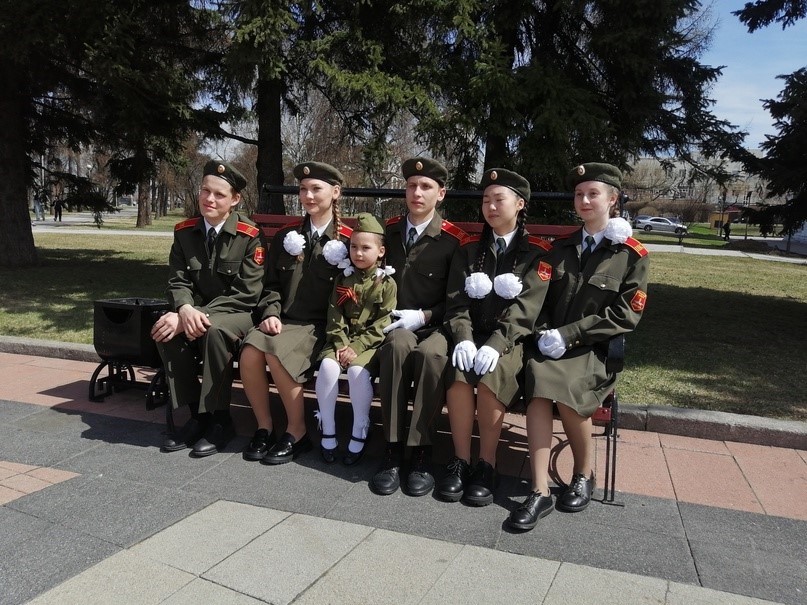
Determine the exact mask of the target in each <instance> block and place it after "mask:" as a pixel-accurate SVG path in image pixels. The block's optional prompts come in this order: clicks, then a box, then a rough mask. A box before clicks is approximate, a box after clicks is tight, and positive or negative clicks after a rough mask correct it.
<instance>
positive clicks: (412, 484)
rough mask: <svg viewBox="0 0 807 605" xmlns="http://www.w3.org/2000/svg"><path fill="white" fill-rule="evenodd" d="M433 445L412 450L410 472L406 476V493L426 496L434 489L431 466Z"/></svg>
mask: <svg viewBox="0 0 807 605" xmlns="http://www.w3.org/2000/svg"><path fill="white" fill-rule="evenodd" d="M431 461H432V455H431V447H429V446H420V447H416V448H415V449H414V450H413V451H412V460H411V463H410V467H409V474H408V475H407V476H406V493H407V494H409V495H410V496H425V495H426V494H428V493H429V492H430V491H432V490H433V489H434V477H432V474H431V473H430V472H429V469H430V468H431Z"/></svg>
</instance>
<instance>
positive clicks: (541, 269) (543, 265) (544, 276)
mask: <svg viewBox="0 0 807 605" xmlns="http://www.w3.org/2000/svg"><path fill="white" fill-rule="evenodd" d="M537 273H538V277H539V278H540V279H541V281H549V280H550V279H552V265H550V264H549V263H548V262H546V261H541V262H539V263H538V270H537Z"/></svg>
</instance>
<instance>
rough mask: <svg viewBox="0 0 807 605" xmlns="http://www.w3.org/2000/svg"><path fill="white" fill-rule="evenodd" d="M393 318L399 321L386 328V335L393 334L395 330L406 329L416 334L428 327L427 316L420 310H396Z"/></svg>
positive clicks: (384, 330)
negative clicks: (420, 329)
mask: <svg viewBox="0 0 807 605" xmlns="http://www.w3.org/2000/svg"><path fill="white" fill-rule="evenodd" d="M392 317H393V318H394V319H396V320H397V321H393V322H392V323H391V324H390V325H388V326H387V327H386V328H384V329H383V330H382V332H384V334H386V333H387V332H391V331H392V330H394V329H395V328H405V329H407V330H412V331H413V332H414V331H415V330H417V329H419V328H422V327H423V326H425V325H426V316H425V315H424V314H423V311H421V310H420V309H400V310H398V309H396V310H394V311H393V312H392Z"/></svg>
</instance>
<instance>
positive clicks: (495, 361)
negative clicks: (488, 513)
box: [437, 168, 551, 506]
mask: <svg viewBox="0 0 807 605" xmlns="http://www.w3.org/2000/svg"><path fill="white" fill-rule="evenodd" d="M482 187H483V188H484V193H483V198H482V214H483V215H484V218H485V226H484V229H483V231H482V234H481V236H476V237H471V238H467V239H466V240H465V242H463V244H462V245H461V247H460V248H459V250H458V251H457V252H456V254H455V255H454V260H453V262H452V267H451V273H450V278H449V286H448V303H447V309H446V320H445V328H446V330H447V332H448V334H449V336H450V337H451V339H452V340H453V342H454V348H453V352H452V363H453V365H454V371H453V377H452V376H449V378H448V379H447V380H446V383H447V384H449V385H450V386H449V388H448V391H447V393H446V400H447V403H448V417H449V421H450V423H451V438H452V441H453V444H454V458H453V459H452V460H451V462H450V463H449V465H448V472H447V473H446V475H445V477H444V478H443V479H442V480H441V481H440V483H439V485H438V489H437V494H438V496H440V497H441V498H443V499H444V500H448V501H452V502H455V501H457V500H459V499H461V498H462V499H463V500H464V501H465V502H467V503H468V504H472V505H476V506H484V505H487V504H490V503H491V502H493V495H494V494H493V492H494V488H495V484H496V470H495V467H496V448H497V445H498V442H499V435H500V434H501V428H502V421H503V419H504V414H505V411H506V410H507V408H508V407H510V406H511V405H513V403H515V402H516V401H517V400H518V399H519V397H520V392H519V386H518V382H517V380H516V376H517V375H518V374H519V373H520V371H521V367H522V341H523V340H524V339H525V338H527V337H529V336H530V335H531V334H532V332H533V328H534V324H535V320H536V318H537V317H538V313H539V311H540V309H541V306H542V304H543V302H544V297H545V296H546V290H547V286H548V284H549V278H550V275H551V270H550V267H549V265H548V264H546V263H544V262H543V261H542V260H541V259H542V258H543V256H544V255H545V254H546V253H547V250H548V249H549V247H550V246H549V244H548V243H546V242H544V241H543V240H540V239H539V238H534V237H530V236H529V235H528V233H527V231H526V230H525V228H524V223H525V218H526V203H527V202H526V201H527V200H528V199H529V198H530V185H529V183H528V182H527V180H526V179H525V178H523V177H522V176H520V175H518V174H516V173H515V172H511V171H509V170H503V169H498V168H497V169H493V170H488V171H487V172H485V174H484V176H483V177H482ZM474 387H476V396H474ZM474 416H476V418H477V421H478V423H479V442H480V447H479V460H478V462H477V464H476V466H475V467H474V469H473V472H471V467H470V464H471V434H472V431H473V424H474Z"/></svg>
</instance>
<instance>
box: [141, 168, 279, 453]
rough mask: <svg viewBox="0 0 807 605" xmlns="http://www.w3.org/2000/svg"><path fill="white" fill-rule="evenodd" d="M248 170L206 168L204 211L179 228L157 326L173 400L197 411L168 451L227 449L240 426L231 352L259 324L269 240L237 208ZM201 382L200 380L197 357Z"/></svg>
mask: <svg viewBox="0 0 807 605" xmlns="http://www.w3.org/2000/svg"><path fill="white" fill-rule="evenodd" d="M245 185H246V179H245V178H244V176H243V175H242V174H241V173H240V172H238V171H237V170H236V169H235V168H233V167H232V166H231V165H230V164H228V163H226V162H219V161H216V160H211V161H209V162H208V163H207V164H205V167H204V177H203V179H202V186H201V188H200V190H199V197H198V203H199V213H200V214H201V216H199V217H195V218H192V219H189V220H186V221H183V222H181V223H179V224H177V225H176V227H175V228H174V243H173V246H172V247H171V254H170V257H169V265H170V269H171V276H170V278H169V280H168V290H167V295H168V303H169V305H170V308H171V311H169V312H168V313H166V314H165V315H163V316H162V317H161V318H160V319H159V320H158V321H157V322H156V323H155V324H154V328H153V329H152V332H151V335H152V338H154V340H155V341H156V342H157V349H158V350H159V352H160V356H161V357H162V360H163V366H164V367H165V374H166V379H167V381H168V387H169V389H170V391H171V403H172V405H173V406H174V408H178V407H179V406H181V405H187V406H188V407H189V408H190V410H191V418H190V420H189V421H188V422H187V424H185V426H183V427H182V429H181V430H180V431H179V432H178V433H177V434H175V435H168V436H167V437H166V439H165V441H164V442H163V446H162V450H163V451H165V452H174V451H177V450H181V449H184V448H186V447H192V448H193V452H192V454H193V455H194V456H209V455H211V454H215V453H216V452H218V451H221V450H222V449H223V448H224V446H225V445H226V444H227V442H228V441H229V440H230V439H232V437H233V436H234V434H235V432H234V429H233V426H232V421H231V419H230V411H229V407H230V390H231V387H232V380H233V364H232V361H233V356H234V354H235V352H236V350H237V347H238V344H239V339H241V338H243V337H244V335H245V334H246V333H247V332H248V331H249V329H250V328H251V327H252V326H253V325H254V324H255V321H254V318H253V313H252V312H253V310H254V309H255V306H256V305H257V303H258V300H259V299H260V295H261V292H262V289H263V278H264V259H265V256H266V247H265V245H264V244H263V237H262V234H261V231H260V229H258V227H256V226H255V223H253V222H252V221H250V220H249V219H248V218H247V217H246V216H244V215H241V214H239V213H237V212H235V207H236V206H237V205H238V203H239V202H240V201H241V194H240V191H241V190H242V189H243V188H244V186H245ZM200 363H202V382H201V384H200V383H199V379H198V375H199V364H200Z"/></svg>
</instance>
